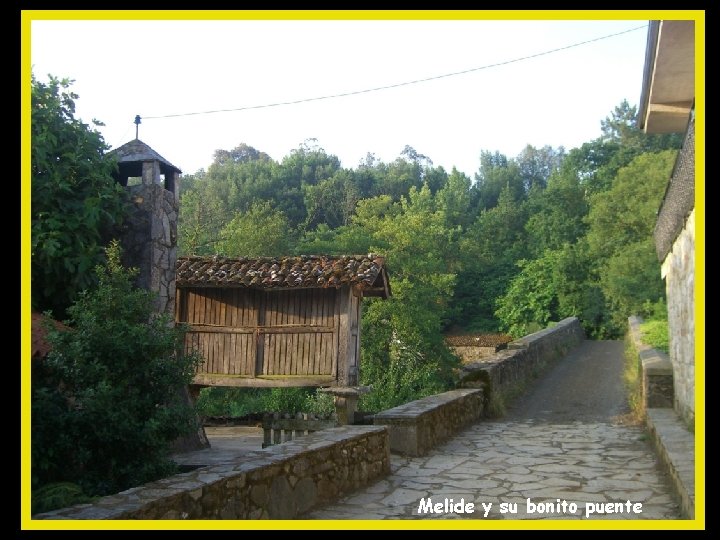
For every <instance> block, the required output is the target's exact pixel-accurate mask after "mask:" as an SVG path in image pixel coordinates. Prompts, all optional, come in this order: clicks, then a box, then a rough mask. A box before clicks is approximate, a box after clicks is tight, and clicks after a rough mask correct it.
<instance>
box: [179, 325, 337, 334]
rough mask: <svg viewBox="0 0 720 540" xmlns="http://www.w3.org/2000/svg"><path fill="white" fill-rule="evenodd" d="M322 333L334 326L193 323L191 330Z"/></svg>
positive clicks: (208, 331) (209, 331) (247, 332)
mask: <svg viewBox="0 0 720 540" xmlns="http://www.w3.org/2000/svg"><path fill="white" fill-rule="evenodd" d="M255 331H258V332H260V333H261V334H315V333H317V334H322V333H324V332H332V331H334V328H333V327H332V326H315V325H305V324H287V325H283V326H234V327H231V326H218V325H214V324H192V325H190V329H189V332H207V333H211V334H252V333H253V332H255Z"/></svg>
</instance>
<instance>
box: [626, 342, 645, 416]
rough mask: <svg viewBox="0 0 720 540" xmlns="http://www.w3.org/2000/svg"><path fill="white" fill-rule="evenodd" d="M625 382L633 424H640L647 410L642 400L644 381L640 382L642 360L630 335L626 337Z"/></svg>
mask: <svg viewBox="0 0 720 540" xmlns="http://www.w3.org/2000/svg"><path fill="white" fill-rule="evenodd" d="M623 381H624V382H625V388H626V389H627V393H628V404H629V405H630V415H629V418H628V420H629V421H630V422H631V423H639V422H640V421H641V420H642V419H643V418H644V417H645V408H644V406H643V400H642V381H641V380H640V358H639V357H638V351H637V349H636V348H635V345H634V344H633V342H632V337H631V336H630V334H629V333H628V334H626V335H625V369H624V370H623Z"/></svg>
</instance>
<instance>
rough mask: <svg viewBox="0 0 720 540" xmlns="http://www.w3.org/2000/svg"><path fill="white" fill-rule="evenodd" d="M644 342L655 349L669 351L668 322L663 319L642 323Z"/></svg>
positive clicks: (641, 331) (641, 329) (641, 330)
mask: <svg viewBox="0 0 720 540" xmlns="http://www.w3.org/2000/svg"><path fill="white" fill-rule="evenodd" d="M640 333H641V334H642V340H643V343H646V344H648V345H650V346H651V347H652V348H654V349H658V350H660V351H663V352H664V353H666V354H667V353H668V352H669V337H668V322H667V321H662V320H654V321H647V322H644V323H642V324H641V325H640Z"/></svg>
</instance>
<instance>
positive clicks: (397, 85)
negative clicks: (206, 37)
mask: <svg viewBox="0 0 720 540" xmlns="http://www.w3.org/2000/svg"><path fill="white" fill-rule="evenodd" d="M643 28H647V25H642V26H636V27H635V28H630V29H628V30H623V31H622V32H615V33H614V34H608V35H605V36H600V37H597V38H593V39H588V40H586V41H580V42H578V43H573V44H571V45H566V46H564V47H558V48H556V49H550V50H549V51H543V52H539V53H535V54H530V55H527V56H521V57H519V58H513V59H512V60H505V61H503V62H496V63H494V64H487V65H484V66H480V67H474V68H470V69H464V70H462V71H454V72H452V73H445V74H443V75H435V76H433V77H425V78H423V79H415V80H412V81H405V82H400V83H395V84H388V85H386V86H376V87H375V88H365V89H363V90H354V91H352V92H342V93H340V94H330V95H327V96H318V97H311V98H303V99H295V100H290V101H278V102H275V103H265V104H262V105H248V106H245V107H236V108H232V109H215V110H210V111H195V112H186V113H176V114H164V115H158V116H143V117H142V119H143V120H155V119H160V118H177V117H180V116H197V115H201V114H217V113H224V112H238V111H249V110H253V109H267V108H270V107H283V106H287V105H298V104H300V103H310V102H313V101H322V100H325V99H336V98H341V97H348V96H357V95H360V94H369V93H370V92H379V91H381V90H390V89H392V88H400V87H403V86H410V85H413V84H420V83H424V82H429V81H436V80H438V79H446V78H448V77H457V76H458V75H465V74H467V73H473V72H475V71H482V70H485V69H491V68H496V67H500V66H507V65H508V64H515V63H517V62H523V61H525V60H531V59H533V58H539V57H541V56H546V55H548V54H553V53H556V52H560V51H566V50H568V49H573V48H575V47H580V46H582V45H588V44H589V43H595V42H598V41H602V40H604V39H610V38H613V37H617V36H621V35H623V34H628V33H630V32H636V31H637V30H641V29H643Z"/></svg>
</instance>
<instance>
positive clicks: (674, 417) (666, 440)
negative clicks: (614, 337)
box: [628, 316, 695, 519]
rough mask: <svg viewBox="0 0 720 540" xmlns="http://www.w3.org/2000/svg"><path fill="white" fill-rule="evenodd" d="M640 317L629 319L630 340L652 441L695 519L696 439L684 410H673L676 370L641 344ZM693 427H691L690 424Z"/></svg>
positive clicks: (684, 506)
mask: <svg viewBox="0 0 720 540" xmlns="http://www.w3.org/2000/svg"><path fill="white" fill-rule="evenodd" d="M640 324H642V319H641V318H640V317H636V316H632V317H628V327H629V331H630V339H632V342H633V345H634V347H635V350H637V351H638V362H639V363H640V372H641V381H642V382H641V384H642V399H643V411H644V414H645V424H646V425H647V428H648V431H649V433H650V439H651V441H652V443H653V445H654V447H655V450H656V452H657V454H658V457H659V458H660V463H661V465H662V468H663V469H664V470H665V472H667V474H668V477H669V478H670V483H671V485H672V488H673V492H674V494H675V498H676V500H677V501H678V503H679V504H680V509H681V512H682V515H683V517H684V518H687V519H694V518H695V436H694V434H693V433H691V432H690V430H688V427H687V425H686V418H685V417H684V416H683V415H682V413H683V411H682V410H677V409H676V408H673V395H674V389H673V366H672V363H671V361H670V358H669V357H668V355H666V354H665V353H663V352H662V351H658V350H656V349H653V348H652V347H650V346H649V345H646V344H645V343H643V341H642V335H641V332H640ZM691 425H692V424H691Z"/></svg>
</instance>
